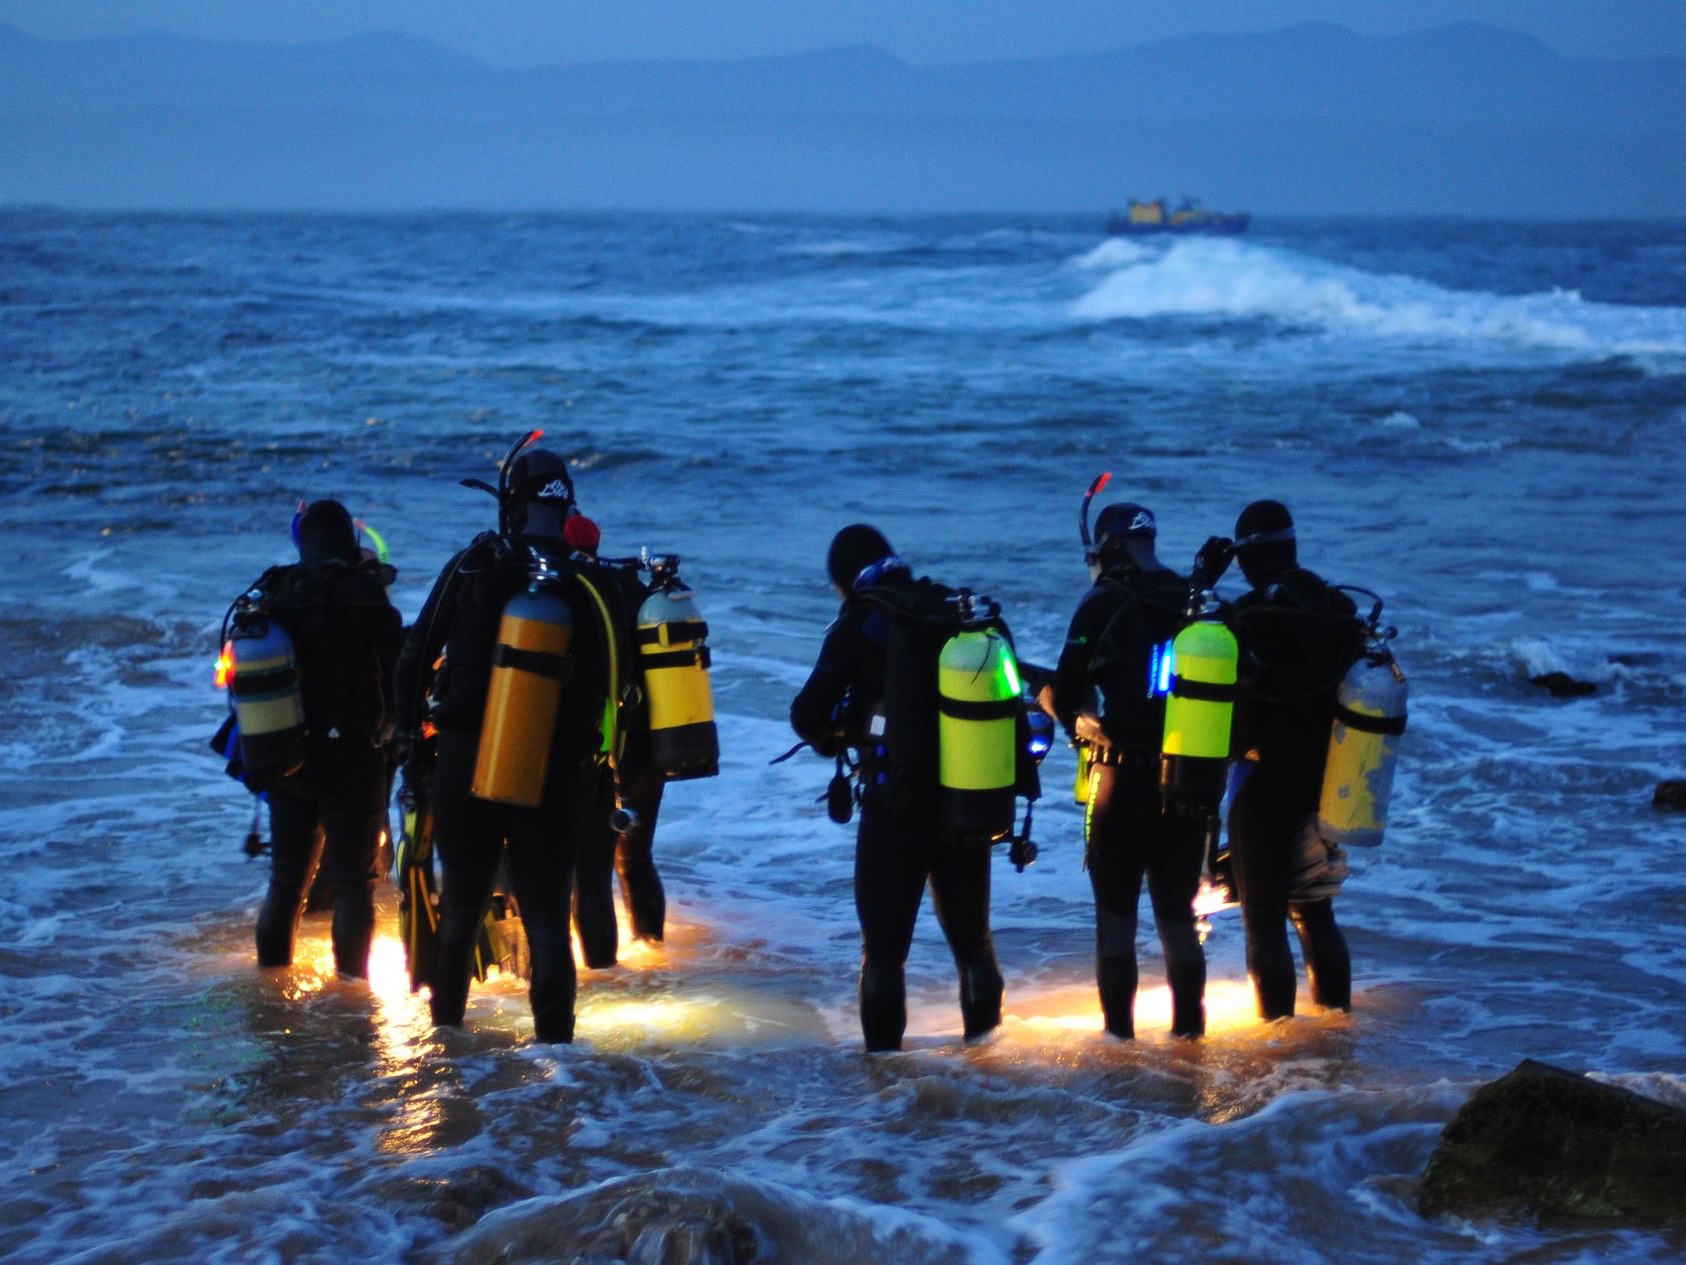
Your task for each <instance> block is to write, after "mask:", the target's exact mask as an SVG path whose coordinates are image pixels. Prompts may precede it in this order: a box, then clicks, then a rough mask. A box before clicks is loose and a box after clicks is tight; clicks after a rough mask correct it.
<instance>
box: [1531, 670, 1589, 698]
mask: <svg viewBox="0 0 1686 1265" xmlns="http://www.w3.org/2000/svg"><path fill="white" fill-rule="evenodd" d="M1528 684H1530V685H1540V686H1544V687H1545V689H1546V690H1547V692H1549V693H1550V694H1551V696H1552V697H1553V698H1578V697H1579V696H1580V695H1582V694H1596V693H1598V686H1596V685H1595V684H1593V683H1592V682H1591V681H1577V680H1576V679H1575V678H1574V677H1572V676H1570V675H1569V674H1568V673H1567V672H1542V673H1540V675H1539V676H1531V677H1529V678H1528Z"/></svg>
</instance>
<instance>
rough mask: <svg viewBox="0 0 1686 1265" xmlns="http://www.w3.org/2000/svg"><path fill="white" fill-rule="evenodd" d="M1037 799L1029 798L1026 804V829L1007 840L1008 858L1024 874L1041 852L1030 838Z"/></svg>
mask: <svg viewBox="0 0 1686 1265" xmlns="http://www.w3.org/2000/svg"><path fill="white" fill-rule="evenodd" d="M1035 808H1036V801H1035V800H1029V799H1027V800H1026V801H1025V805H1024V830H1023V831H1021V832H1020V833H1019V834H1016V835H1014V836H1013V837H1012V838H1011V839H1009V840H1007V859H1008V860H1009V861H1011V862H1012V863H1013V868H1014V869H1016V870H1017V871H1018V872H1019V873H1020V874H1023V873H1024V871H1025V867H1026V866H1027V865H1035V864H1036V858H1037V856H1038V855H1039V854H1040V852H1041V849H1039V848H1038V847H1037V846H1036V845H1035V844H1034V843H1032V842H1031V839H1030V818H1031V813H1032V812H1034V811H1035Z"/></svg>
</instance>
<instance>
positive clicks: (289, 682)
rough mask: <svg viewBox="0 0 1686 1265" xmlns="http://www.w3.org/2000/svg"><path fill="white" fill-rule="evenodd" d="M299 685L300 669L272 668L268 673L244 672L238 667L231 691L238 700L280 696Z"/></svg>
mask: <svg viewBox="0 0 1686 1265" xmlns="http://www.w3.org/2000/svg"><path fill="white" fill-rule="evenodd" d="M298 683H299V673H298V669H297V668H295V667H292V666H291V665H289V666H287V667H285V668H272V669H270V670H269V671H268V672H242V671H240V669H239V667H238V666H237V667H236V668H235V669H234V677H233V679H232V680H231V681H230V682H229V689H231V690H232V691H234V694H235V696H236V697H238V698H244V697H246V696H247V695H248V694H279V693H280V692H282V691H283V690H290V689H292V688H293V687H294V686H296V685H297V684H298Z"/></svg>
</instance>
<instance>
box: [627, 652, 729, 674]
mask: <svg viewBox="0 0 1686 1265" xmlns="http://www.w3.org/2000/svg"><path fill="white" fill-rule="evenodd" d="M638 662H639V663H641V664H643V665H644V671H646V672H655V671H658V670H660V669H662V668H692V667H700V668H702V669H704V670H705V671H706V670H707V669H708V666H709V665H710V664H711V663H713V662H714V656H713V655H711V654H710V653H709V652H708V647H707V646H694V647H692V648H691V649H690V650H669V651H666V652H665V653H663V654H643V655H640V656H639V659H638Z"/></svg>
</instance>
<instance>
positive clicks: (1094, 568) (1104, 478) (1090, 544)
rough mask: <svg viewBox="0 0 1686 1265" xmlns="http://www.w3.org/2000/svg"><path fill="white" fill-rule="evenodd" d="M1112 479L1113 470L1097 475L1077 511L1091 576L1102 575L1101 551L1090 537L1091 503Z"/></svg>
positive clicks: (1079, 531) (1095, 577) (1091, 577)
mask: <svg viewBox="0 0 1686 1265" xmlns="http://www.w3.org/2000/svg"><path fill="white" fill-rule="evenodd" d="M1111 480H1112V471H1110V470H1107V471H1104V472H1103V473H1101V474H1097V475H1096V476H1095V479H1094V482H1093V483H1091V484H1089V490H1088V491H1087V492H1085V493H1084V494H1083V505H1082V507H1081V508H1080V509H1079V510H1078V511H1077V534H1078V535H1079V536H1080V537H1081V538H1082V540H1083V561H1084V562H1086V563H1088V564H1089V578H1090V579H1098V578H1099V576H1100V560H1101V556H1100V551H1099V550H1097V549H1096V548H1095V544H1094V541H1093V540H1091V539H1090V538H1089V503H1090V502H1091V501H1093V500H1094V499H1095V497H1097V496H1099V495H1100V492H1101V489H1102V488H1104V487H1106V485H1107V484H1108V483H1109V482H1110V481H1111Z"/></svg>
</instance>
